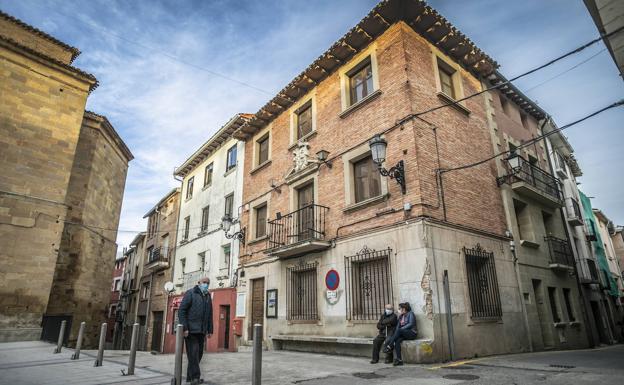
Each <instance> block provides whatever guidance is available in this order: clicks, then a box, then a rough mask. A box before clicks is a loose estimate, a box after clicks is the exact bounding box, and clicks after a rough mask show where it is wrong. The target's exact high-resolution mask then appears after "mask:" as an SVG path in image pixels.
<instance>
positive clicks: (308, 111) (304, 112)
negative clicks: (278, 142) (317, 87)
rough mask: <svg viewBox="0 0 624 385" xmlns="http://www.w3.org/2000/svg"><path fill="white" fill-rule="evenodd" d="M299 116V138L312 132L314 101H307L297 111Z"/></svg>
mask: <svg viewBox="0 0 624 385" xmlns="http://www.w3.org/2000/svg"><path fill="white" fill-rule="evenodd" d="M295 114H296V117H297V140H299V139H301V138H303V137H304V136H306V135H308V134H309V133H310V132H312V101H309V102H307V103H306V104H304V105H303V106H302V107H301V108H299V109H298V110H297V112H296V113H295Z"/></svg>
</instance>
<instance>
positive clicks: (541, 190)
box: [497, 156, 563, 208]
mask: <svg viewBox="0 0 624 385" xmlns="http://www.w3.org/2000/svg"><path fill="white" fill-rule="evenodd" d="M507 166H508V167H507V168H508V172H507V175H504V176H502V177H500V178H498V181H497V182H498V185H499V186H500V185H502V184H503V183H508V184H510V185H511V188H512V189H513V190H514V191H515V192H516V193H518V194H520V195H523V196H526V197H529V198H531V199H533V200H536V201H538V202H540V203H542V204H544V205H546V206H548V207H553V208H556V207H561V206H562V205H563V201H562V199H561V192H560V191H559V181H558V180H557V178H555V177H554V176H552V175H550V174H549V173H547V172H546V171H544V170H542V169H541V168H539V167H537V166H536V165H533V164H531V163H530V162H529V161H527V160H526V159H524V158H523V157H521V156H515V157H512V158H510V159H507Z"/></svg>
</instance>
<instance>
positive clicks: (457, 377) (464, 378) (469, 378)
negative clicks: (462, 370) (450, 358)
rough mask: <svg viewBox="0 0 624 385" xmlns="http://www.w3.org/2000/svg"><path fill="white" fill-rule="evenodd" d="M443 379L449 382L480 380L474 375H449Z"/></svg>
mask: <svg viewBox="0 0 624 385" xmlns="http://www.w3.org/2000/svg"><path fill="white" fill-rule="evenodd" d="M442 378H445V379H447V380H461V381H472V380H478V379H479V376H475V375H474V374H447V375H445V376H442Z"/></svg>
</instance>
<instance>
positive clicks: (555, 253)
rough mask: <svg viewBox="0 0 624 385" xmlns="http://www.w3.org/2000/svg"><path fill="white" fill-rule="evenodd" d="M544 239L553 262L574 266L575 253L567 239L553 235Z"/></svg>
mask: <svg viewBox="0 0 624 385" xmlns="http://www.w3.org/2000/svg"><path fill="white" fill-rule="evenodd" d="M544 240H545V241H546V243H547V244H548V251H549V252H550V263H551V264H557V265H565V266H572V261H574V255H573V254H572V248H571V247H570V243H568V241H567V240H565V239H561V238H557V237H553V236H552V235H549V236H546V237H544Z"/></svg>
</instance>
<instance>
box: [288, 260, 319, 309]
mask: <svg viewBox="0 0 624 385" xmlns="http://www.w3.org/2000/svg"><path fill="white" fill-rule="evenodd" d="M317 265H318V264H317V263H316V262H313V263H304V264H301V265H297V266H293V267H289V268H288V269H287V270H286V305H287V311H286V319H287V320H292V321H316V320H318V318H319V317H318V306H317V301H316V300H317V297H318V296H317V289H316V288H317V285H316V281H317Z"/></svg>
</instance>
